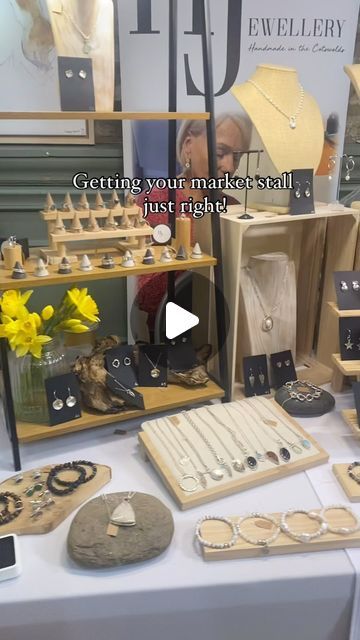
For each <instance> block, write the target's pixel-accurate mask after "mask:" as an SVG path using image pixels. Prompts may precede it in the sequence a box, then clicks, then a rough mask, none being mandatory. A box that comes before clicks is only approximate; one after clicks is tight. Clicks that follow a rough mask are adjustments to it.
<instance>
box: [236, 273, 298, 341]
mask: <svg viewBox="0 0 360 640" xmlns="http://www.w3.org/2000/svg"><path fill="white" fill-rule="evenodd" d="M245 269H246V272H247V274H248V276H249V278H250V282H251V285H252V288H253V290H254V293H255V295H256V297H257V300H258V303H259V305H260V308H261V310H262V312H263V314H264V317H263V320H262V323H261V329H262V331H264V332H266V333H268V332H269V331H271V330H272V329H273V327H274V320H273V317H272V314H273V313H275V311H277V309H278V308H279V306H280V304H281V302H282V299H283V296H284V291H285V282H286V279H287V275H288V271H289V263H287V265H286V268H285V272H284V277H283V281H282V286H281V288H280V296H279V299H278V300H277V302H276V303H275V304H274V306H273V307H272V308H271V309H270V311H266V309H265V306H264V304H263V301H262V299H261V295H260V287H259V285H258V283H257V282H256V278H255V276H254V275H253V274H252V273H251V271H252V270H251V268H250V267H245Z"/></svg>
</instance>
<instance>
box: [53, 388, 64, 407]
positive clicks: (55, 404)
mask: <svg viewBox="0 0 360 640" xmlns="http://www.w3.org/2000/svg"><path fill="white" fill-rule="evenodd" d="M54 398H55V400H54V402H53V403H52V406H53V409H55V411H61V409H63V407H64V403H63V401H62V400H61V398H58V397H57V395H56V391H54Z"/></svg>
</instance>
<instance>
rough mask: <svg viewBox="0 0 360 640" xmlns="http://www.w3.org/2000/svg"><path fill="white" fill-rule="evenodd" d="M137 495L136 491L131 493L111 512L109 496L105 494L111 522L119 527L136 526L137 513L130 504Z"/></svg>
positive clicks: (104, 498) (104, 497)
mask: <svg viewBox="0 0 360 640" xmlns="http://www.w3.org/2000/svg"><path fill="white" fill-rule="evenodd" d="M135 495H136V491H129V493H128V494H127V496H125V497H124V498H122V499H121V501H120V504H118V505H117V507H115V509H113V510H112V511H110V507H109V502H108V496H107V495H105V494H103V496H102V498H103V500H104V502H105V506H106V510H107V513H108V516H109V522H110V523H111V524H114V525H116V526H117V527H134V526H135V525H136V517H135V511H134V509H133V507H132V505H131V504H130V500H132V498H133V497H134V496H135Z"/></svg>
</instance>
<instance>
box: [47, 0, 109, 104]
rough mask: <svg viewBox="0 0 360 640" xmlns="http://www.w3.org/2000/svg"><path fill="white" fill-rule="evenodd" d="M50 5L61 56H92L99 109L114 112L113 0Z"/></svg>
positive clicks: (58, 0) (64, 0) (50, 1)
mask: <svg viewBox="0 0 360 640" xmlns="http://www.w3.org/2000/svg"><path fill="white" fill-rule="evenodd" d="M47 5H48V10H49V15H50V20H51V26H52V30H53V34H54V40H55V46H56V51H57V55H58V56H70V57H77V58H89V57H90V58H91V59H92V65H93V76H94V87H95V107H96V111H113V109H114V81H115V68H114V57H115V53H114V6H113V3H112V2H111V0H93V1H91V2H89V1H87V2H84V0H47ZM84 36H85V37H84Z"/></svg>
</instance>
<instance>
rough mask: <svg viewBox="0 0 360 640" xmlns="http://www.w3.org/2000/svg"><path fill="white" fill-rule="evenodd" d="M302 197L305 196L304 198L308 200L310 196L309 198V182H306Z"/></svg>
mask: <svg viewBox="0 0 360 640" xmlns="http://www.w3.org/2000/svg"><path fill="white" fill-rule="evenodd" d="M304 196H305V198H310V196H311V191H310V182H309V180H306V189H305V191H304Z"/></svg>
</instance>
